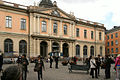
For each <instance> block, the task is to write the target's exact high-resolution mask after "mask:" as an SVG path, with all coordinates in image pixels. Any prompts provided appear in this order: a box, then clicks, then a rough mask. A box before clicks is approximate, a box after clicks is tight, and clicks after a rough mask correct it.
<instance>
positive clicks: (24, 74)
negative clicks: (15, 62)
mask: <svg viewBox="0 0 120 80" xmlns="http://www.w3.org/2000/svg"><path fill="white" fill-rule="evenodd" d="M28 65H29V62H28V60H27V58H26V55H25V54H23V55H22V59H21V66H22V80H26V78H27V71H28V69H27V66H28Z"/></svg>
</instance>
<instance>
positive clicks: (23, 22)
mask: <svg viewBox="0 0 120 80" xmlns="http://www.w3.org/2000/svg"><path fill="white" fill-rule="evenodd" d="M25 29H26V19H23V18H21V30H25Z"/></svg>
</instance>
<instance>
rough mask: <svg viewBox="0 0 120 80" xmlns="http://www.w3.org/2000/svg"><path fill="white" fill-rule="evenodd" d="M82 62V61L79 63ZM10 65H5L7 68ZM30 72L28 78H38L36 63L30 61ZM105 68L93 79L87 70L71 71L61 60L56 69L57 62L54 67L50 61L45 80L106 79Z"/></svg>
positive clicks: (47, 65) (113, 73)
mask: <svg viewBox="0 0 120 80" xmlns="http://www.w3.org/2000/svg"><path fill="white" fill-rule="evenodd" d="M79 64H80V63H79ZM10 65H13V64H9V65H4V66H3V67H4V68H6V67H8V66H10ZM113 66H114V65H112V67H111V79H108V80H115V71H114V70H113ZM28 69H29V73H28V77H27V80H37V73H36V72H34V71H33V69H34V64H33V63H30V65H29V68H28ZM104 72H105V71H104V69H101V72H100V77H99V79H92V78H91V76H90V75H89V74H86V71H81V70H79V71H73V72H72V73H69V71H68V66H62V64H61V62H59V69H55V64H54V63H53V68H49V63H45V71H43V80H105V79H104V75H105V73H104Z"/></svg>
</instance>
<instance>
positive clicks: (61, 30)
mask: <svg viewBox="0 0 120 80" xmlns="http://www.w3.org/2000/svg"><path fill="white" fill-rule="evenodd" d="M62 35H63V26H62V20H61V21H60V37H62Z"/></svg>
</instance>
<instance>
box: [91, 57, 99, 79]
mask: <svg viewBox="0 0 120 80" xmlns="http://www.w3.org/2000/svg"><path fill="white" fill-rule="evenodd" d="M96 67H97V65H96V61H95V58H94V56H92V59H91V60H90V68H91V74H90V75H91V76H92V78H94V72H95V78H98V76H97V69H96Z"/></svg>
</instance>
